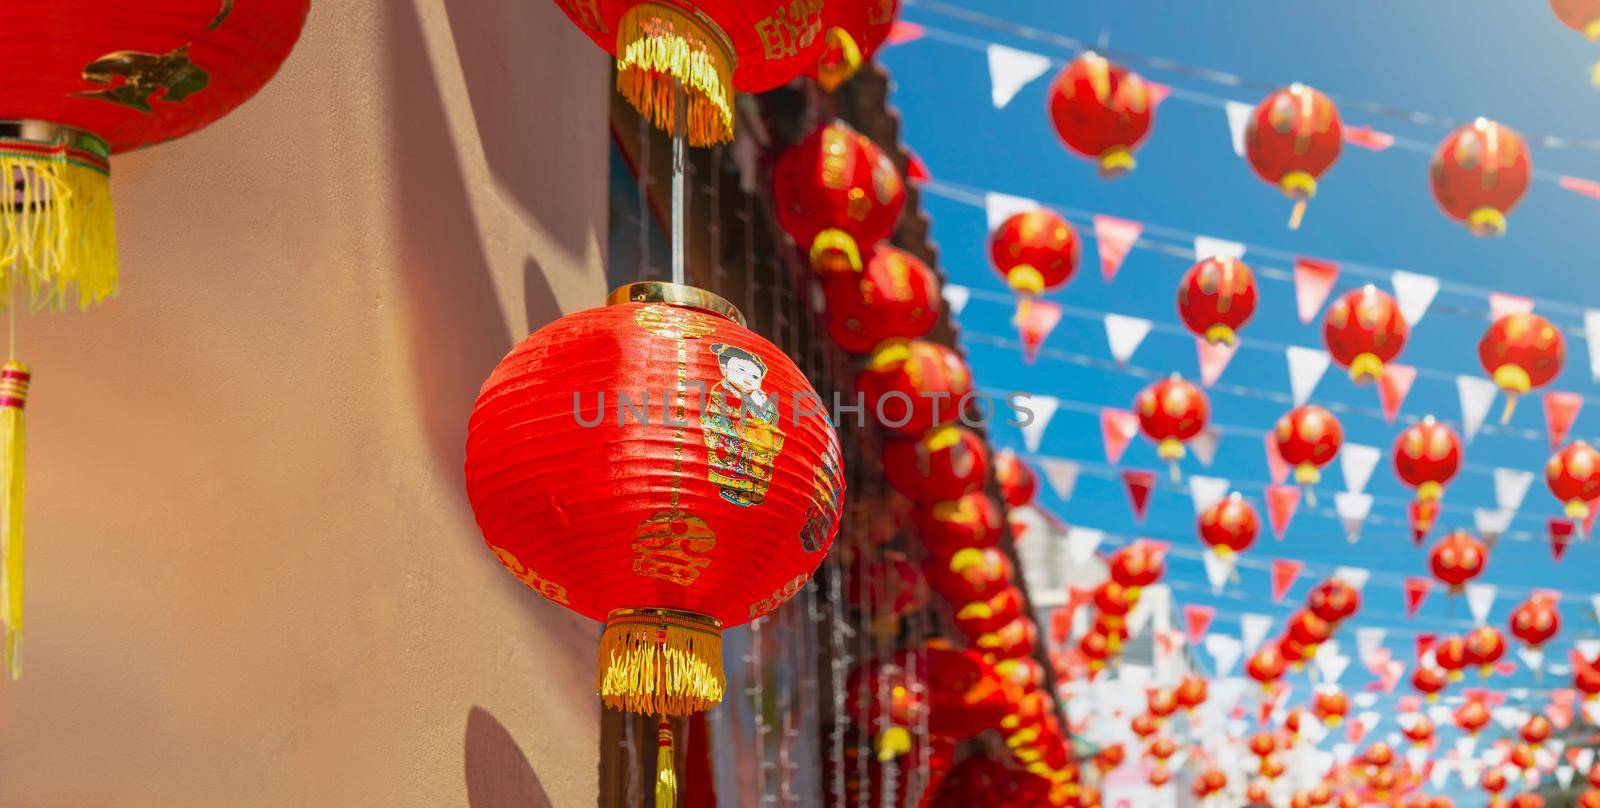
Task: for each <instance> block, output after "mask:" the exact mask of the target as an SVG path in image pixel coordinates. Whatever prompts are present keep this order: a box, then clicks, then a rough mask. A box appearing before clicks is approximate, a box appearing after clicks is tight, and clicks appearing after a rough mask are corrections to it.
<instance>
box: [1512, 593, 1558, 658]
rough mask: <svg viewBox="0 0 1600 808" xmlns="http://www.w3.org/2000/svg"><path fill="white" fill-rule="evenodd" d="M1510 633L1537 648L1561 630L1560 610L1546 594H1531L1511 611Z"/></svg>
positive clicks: (1529, 645)
mask: <svg viewBox="0 0 1600 808" xmlns="http://www.w3.org/2000/svg"><path fill="white" fill-rule="evenodd" d="M1510 624H1511V634H1512V636H1514V637H1516V638H1517V639H1519V640H1521V641H1523V642H1524V643H1527V645H1528V647H1529V648H1532V649H1534V650H1538V649H1539V648H1540V647H1542V646H1543V645H1544V644H1545V643H1547V642H1549V641H1550V640H1551V639H1552V638H1553V637H1555V636H1556V634H1558V633H1559V632H1560V631H1561V610H1560V609H1557V608H1556V604H1555V602H1554V601H1553V600H1552V599H1551V598H1549V597H1546V596H1543V595H1539V594H1537V593H1536V594H1533V595H1529V596H1528V599H1527V600H1525V601H1523V602H1522V603H1521V604H1520V605H1518V606H1517V608H1515V609H1513V610H1512V611H1511V618H1510Z"/></svg>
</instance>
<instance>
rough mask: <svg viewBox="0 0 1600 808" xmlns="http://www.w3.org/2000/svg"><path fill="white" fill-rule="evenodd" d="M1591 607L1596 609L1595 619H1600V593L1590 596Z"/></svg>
mask: <svg viewBox="0 0 1600 808" xmlns="http://www.w3.org/2000/svg"><path fill="white" fill-rule="evenodd" d="M1589 608H1591V609H1594V619H1596V620H1600V595H1590V596H1589Z"/></svg>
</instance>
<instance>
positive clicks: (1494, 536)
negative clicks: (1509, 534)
mask: <svg viewBox="0 0 1600 808" xmlns="http://www.w3.org/2000/svg"><path fill="white" fill-rule="evenodd" d="M1512 515H1513V514H1512V512H1511V511H1502V510H1500V509H1499V508H1473V509H1472V524H1473V527H1475V528H1477V529H1478V535H1479V536H1481V537H1482V538H1483V540H1484V541H1486V542H1489V543H1490V544H1491V545H1492V544H1494V543H1495V542H1497V541H1499V540H1500V537H1501V536H1503V535H1505V532H1506V529H1507V528H1509V527H1511V517H1512Z"/></svg>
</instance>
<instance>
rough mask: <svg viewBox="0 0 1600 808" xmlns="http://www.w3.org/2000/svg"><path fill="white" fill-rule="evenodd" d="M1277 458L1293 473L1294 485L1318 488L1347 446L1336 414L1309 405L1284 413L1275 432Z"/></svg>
mask: <svg viewBox="0 0 1600 808" xmlns="http://www.w3.org/2000/svg"><path fill="white" fill-rule="evenodd" d="M1272 436H1273V439H1274V440H1276V441H1277V443H1278V455H1279V456H1280V457H1282V458H1283V462H1285V463H1288V464H1289V466H1290V467H1291V468H1293V469H1294V479H1295V482H1297V483H1300V484H1301V485H1316V484H1317V483H1319V482H1321V481H1322V467H1323V466H1326V465H1328V464H1329V463H1332V462H1333V458H1334V457H1335V456H1337V455H1338V454H1339V447H1340V446H1341V445H1343V444H1344V429H1343V427H1341V426H1339V419H1338V418H1335V417H1333V413H1331V412H1328V411H1327V410H1325V409H1323V408H1321V407H1318V406H1317V405H1315V404H1307V405H1305V406H1301V407H1295V408H1294V409H1292V410H1290V411H1288V412H1287V413H1284V415H1283V417H1282V418H1279V419H1278V425H1277V427H1276V428H1275V429H1274V430H1273V431H1272Z"/></svg>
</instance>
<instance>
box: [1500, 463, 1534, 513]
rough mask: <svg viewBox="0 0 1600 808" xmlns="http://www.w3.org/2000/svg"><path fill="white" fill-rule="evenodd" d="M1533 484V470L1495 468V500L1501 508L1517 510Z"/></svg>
mask: <svg viewBox="0 0 1600 808" xmlns="http://www.w3.org/2000/svg"><path fill="white" fill-rule="evenodd" d="M1532 484H1533V472H1531V471H1524V470H1522V469H1502V468H1497V469H1495V470H1494V501H1495V504H1497V505H1499V506H1500V508H1501V510H1506V511H1513V512H1514V511H1516V510H1517V509H1519V508H1521V507H1522V500H1523V498H1525V497H1527V496H1528V486H1529V485H1532Z"/></svg>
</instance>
